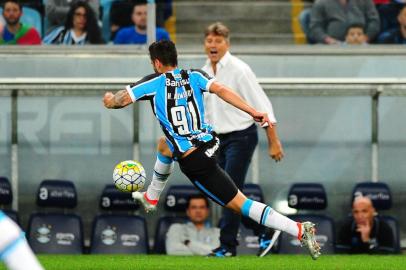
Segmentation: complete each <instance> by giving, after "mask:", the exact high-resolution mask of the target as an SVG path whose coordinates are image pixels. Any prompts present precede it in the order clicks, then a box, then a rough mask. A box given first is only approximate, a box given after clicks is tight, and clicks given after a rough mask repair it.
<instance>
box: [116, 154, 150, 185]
mask: <svg viewBox="0 0 406 270" xmlns="http://www.w3.org/2000/svg"><path fill="white" fill-rule="evenodd" d="M145 179H146V174H145V169H144V167H143V166H142V165H141V163H139V162H137V161H134V160H126V161H122V162H120V163H119V164H117V165H116V167H115V168H114V172H113V180H114V185H115V186H116V188H117V189H119V190H120V191H123V192H135V191H139V190H141V189H142V188H143V187H144V184H145Z"/></svg>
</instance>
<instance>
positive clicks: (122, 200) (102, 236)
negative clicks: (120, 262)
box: [90, 185, 149, 254]
mask: <svg viewBox="0 0 406 270" xmlns="http://www.w3.org/2000/svg"><path fill="white" fill-rule="evenodd" d="M100 208H101V209H102V210H104V211H108V212H109V213H107V214H100V215H98V216H96V217H95V219H94V221H93V232H92V240H91V247H90V253H92V254H147V253H148V252H149V247H148V231H147V224H146V222H145V219H144V218H143V217H140V216H136V215H134V214H133V212H134V211H135V210H137V209H138V208H139V205H138V204H136V203H135V202H134V201H133V199H132V198H131V193H124V192H121V191H119V190H118V189H116V188H115V186H114V185H106V186H105V188H104V189H103V192H102V195H101V197H100ZM117 212H118V213H117ZM123 212H124V213H123Z"/></svg>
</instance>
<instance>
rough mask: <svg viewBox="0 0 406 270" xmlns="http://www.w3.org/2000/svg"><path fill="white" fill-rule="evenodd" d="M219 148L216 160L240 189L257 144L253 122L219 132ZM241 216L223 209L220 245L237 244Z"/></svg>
mask: <svg viewBox="0 0 406 270" xmlns="http://www.w3.org/2000/svg"><path fill="white" fill-rule="evenodd" d="M218 137H219V139H220V149H219V153H218V162H219V165H220V167H221V168H223V169H224V170H225V171H226V172H227V173H228V175H230V177H231V179H233V181H234V183H235V184H236V186H237V187H238V188H239V189H240V190H242V187H243V185H244V182H245V176H246V175H247V171H248V167H249V164H250V162H251V158H252V155H253V153H254V150H255V147H256V146H257V144H258V132H257V127H256V125H255V124H253V125H252V126H250V127H248V128H247V129H244V130H241V131H234V132H230V133H227V134H219V135H218ZM240 221H241V216H240V215H237V214H234V212H232V211H231V210H229V209H226V208H224V209H223V216H222V222H221V224H220V242H221V245H222V246H227V247H229V248H235V247H236V246H237V245H238V242H237V234H238V228H239V226H240Z"/></svg>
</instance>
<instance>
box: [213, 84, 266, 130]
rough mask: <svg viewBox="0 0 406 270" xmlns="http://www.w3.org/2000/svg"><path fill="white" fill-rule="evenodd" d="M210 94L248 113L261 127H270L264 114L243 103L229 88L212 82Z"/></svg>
mask: <svg viewBox="0 0 406 270" xmlns="http://www.w3.org/2000/svg"><path fill="white" fill-rule="evenodd" d="M209 90H210V92H211V93H213V94H216V95H217V96H218V97H219V98H221V99H222V100H224V101H225V102H227V103H230V104H231V105H233V106H234V107H236V108H238V109H240V110H242V111H244V112H246V113H248V114H249V115H251V116H252V117H253V118H254V120H255V121H256V122H259V123H260V124H261V126H269V127H272V124H271V121H270V120H269V118H268V115H267V114H266V113H262V112H258V111H257V110H255V109H254V108H252V107H251V106H250V105H248V104H247V102H245V100H244V99H242V98H241V97H240V96H239V95H238V94H237V93H236V92H234V91H233V90H232V89H231V88H229V87H227V86H225V85H223V84H221V83H219V82H213V83H212V84H211V85H210V89H209Z"/></svg>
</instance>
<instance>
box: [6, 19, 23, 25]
mask: <svg viewBox="0 0 406 270" xmlns="http://www.w3.org/2000/svg"><path fill="white" fill-rule="evenodd" d="M5 21H6V23H7V25H9V26H16V25H18V24H19V23H20V18H16V19H12V20H10V19H8V20H7V19H5Z"/></svg>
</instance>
